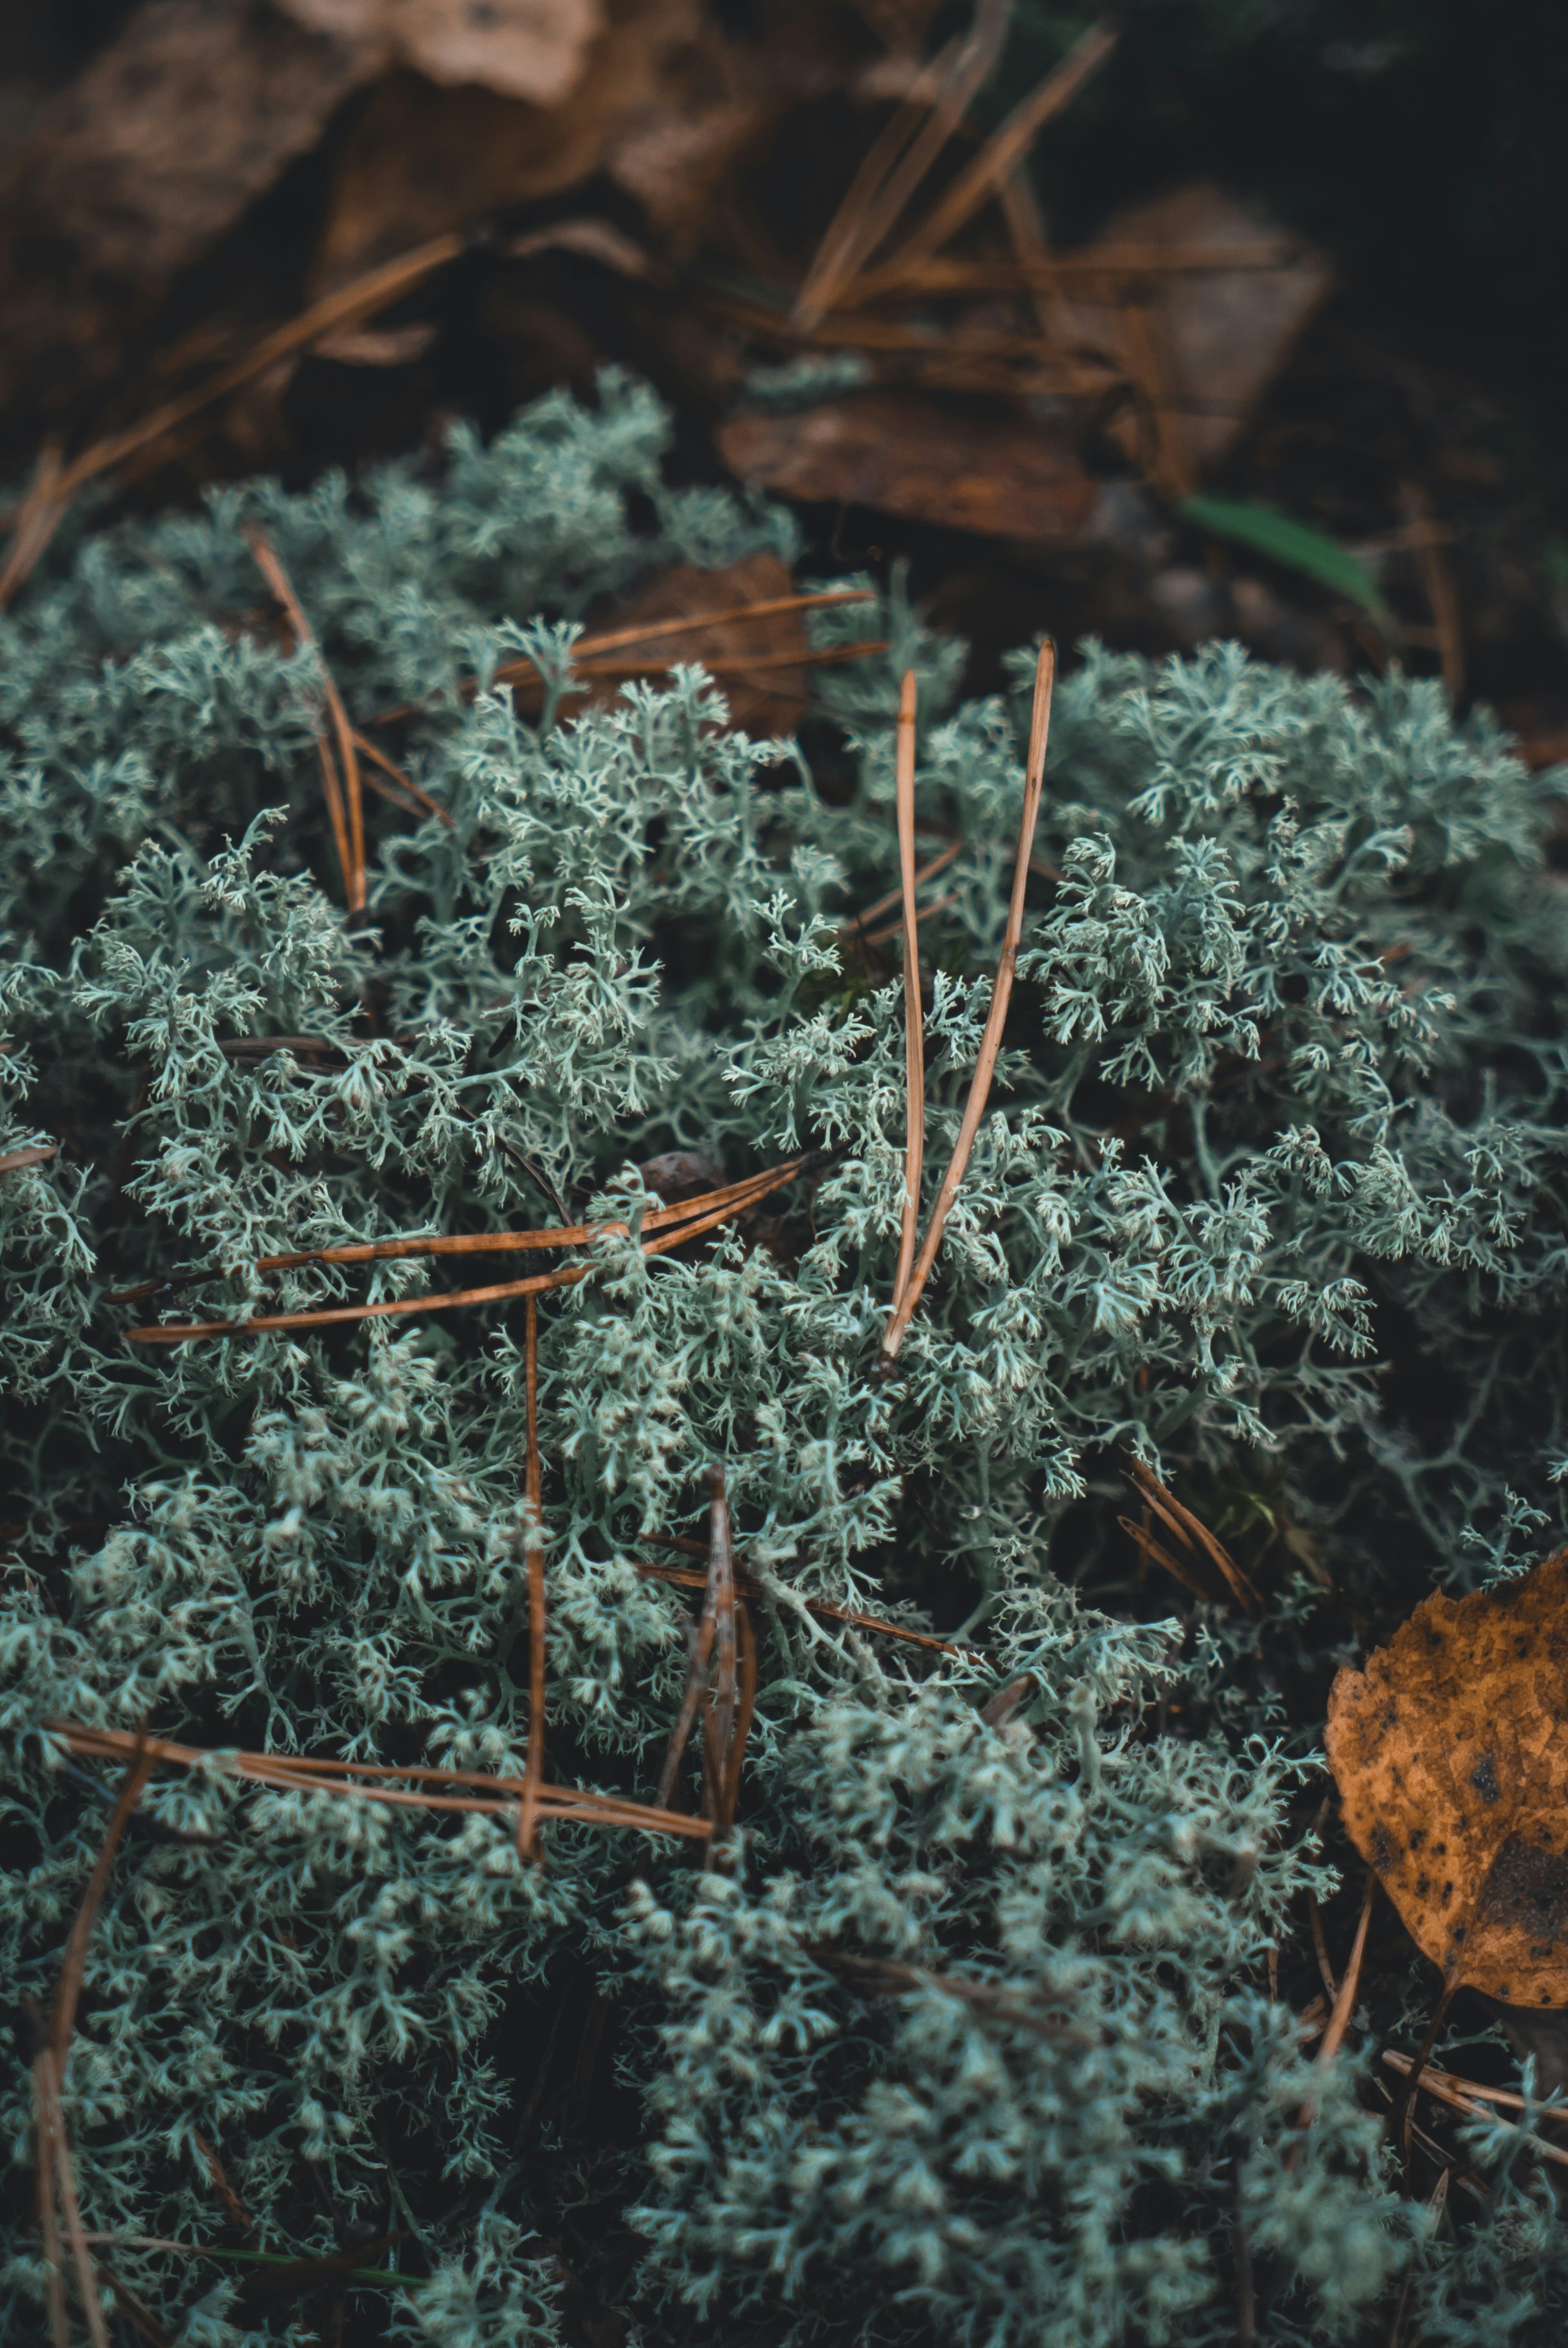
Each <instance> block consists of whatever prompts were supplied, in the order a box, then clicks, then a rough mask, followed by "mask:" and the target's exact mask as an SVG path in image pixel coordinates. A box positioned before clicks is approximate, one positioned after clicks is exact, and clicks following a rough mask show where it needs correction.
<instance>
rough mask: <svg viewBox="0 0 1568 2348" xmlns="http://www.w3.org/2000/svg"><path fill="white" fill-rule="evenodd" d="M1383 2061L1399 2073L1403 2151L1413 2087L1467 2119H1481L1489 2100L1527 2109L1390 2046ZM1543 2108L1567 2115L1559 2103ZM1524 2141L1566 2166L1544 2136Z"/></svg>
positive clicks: (1518, 2100) (1566, 2157)
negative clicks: (1403, 2118)
mask: <svg viewBox="0 0 1568 2348" xmlns="http://www.w3.org/2000/svg"><path fill="white" fill-rule="evenodd" d="M1383 2060H1384V2062H1385V2063H1387V2064H1388V2065H1389V2068H1390V2070H1393V2071H1397V2072H1399V2074H1400V2075H1401V2077H1402V2079H1403V2081H1404V2085H1403V2086H1402V2087H1401V2089H1400V2092H1399V2102H1398V2103H1397V2104H1396V2106H1394V2109H1395V2113H1396V2115H1398V2114H1399V2112H1401V2111H1403V2112H1404V2113H1405V2115H1406V2118H1405V2127H1404V2137H1403V2140H1404V2146H1405V2150H1406V2152H1407V2154H1408V2153H1409V2103H1410V2098H1411V2096H1412V2094H1413V2091H1414V2090H1415V2089H1416V2088H1417V2087H1419V2088H1420V2089H1421V2091H1422V2092H1423V2094H1425V2095H1429V2096H1435V2097H1436V2099H1437V2101H1438V2102H1439V2103H1440V2104H1448V2105H1450V2106H1451V2107H1452V2109H1453V2110H1455V2111H1456V2112H1463V2113H1464V2114H1465V2116H1467V2118H1470V2119H1474V2120H1482V2119H1485V2117H1486V2116H1487V2112H1486V2106H1487V2105H1488V2104H1489V2103H1491V2104H1501V2103H1508V2104H1511V2105H1512V2106H1513V2107H1515V2108H1516V2109H1518V2110H1521V2111H1525V2110H1528V2109H1529V2106H1528V2105H1527V2104H1526V2103H1525V2101H1524V2098H1523V2096H1504V2095H1503V2094H1502V2093H1501V2091H1500V2090H1499V2089H1498V2088H1495V2087H1480V2086H1477V2085H1474V2083H1473V2082H1472V2081H1471V2080H1469V2079H1462V2080H1461V2079H1455V2078H1454V2077H1453V2076H1452V2075H1451V2074H1450V2073H1449V2072H1447V2071H1437V2070H1433V2069H1432V2068H1431V2067H1430V2065H1428V2064H1425V2063H1421V2064H1417V2063H1414V2062H1412V2061H1411V2059H1410V2057H1409V2055H1399V2054H1396V2052H1395V2051H1394V2049H1393V2048H1392V2047H1391V2046H1390V2047H1385V2048H1384V2050H1383ZM1461 2087H1462V2088H1463V2089H1464V2090H1465V2092H1464V2093H1463V2094H1462V2095H1461V2094H1460V2088H1461ZM1545 2110H1546V2111H1547V2112H1549V2113H1550V2116H1552V2117H1553V2119H1557V2118H1564V2117H1568V2113H1565V2112H1563V2108H1562V2106H1557V2107H1556V2108H1555V2109H1553V2107H1552V2106H1545ZM1528 2141H1529V2144H1530V2147H1531V2149H1532V2151H1533V2152H1538V2153H1539V2154H1540V2155H1541V2157H1542V2160H1551V2161H1555V2162H1556V2164H1557V2165H1558V2167H1559V2168H1568V2152H1564V2151H1563V2147H1561V2146H1560V2145H1555V2144H1548V2143H1547V2142H1546V2141H1545V2139H1544V2137H1538V2136H1532V2137H1530V2138H1529V2139H1528Z"/></svg>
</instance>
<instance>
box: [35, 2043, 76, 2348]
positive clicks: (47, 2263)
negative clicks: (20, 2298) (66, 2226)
mask: <svg viewBox="0 0 1568 2348" xmlns="http://www.w3.org/2000/svg"><path fill="white" fill-rule="evenodd" d="M63 2125H64V2123H63V2121H62V2118H61V2114H60V2099H59V2096H57V2095H56V2092H55V2057H54V2054H53V2051H52V2050H51V2049H50V2048H49V2047H48V2046H41V2047H40V2048H39V2050H38V2052H37V2054H36V2055H35V2056H34V2058H33V2134H34V2137H35V2140H36V2148H37V2157H36V2169H35V2185H36V2199H37V2211H38V2235H39V2239H40V2240H41V2241H42V2243H43V2246H44V2271H45V2275H46V2285H45V2288H46V2291H47V2295H48V2303H49V2330H50V2333H51V2335H52V2336H53V2339H54V2343H55V2348H71V2318H70V2312H69V2310H68V2308H67V2305H66V2269H65V2261H64V2260H63V2258H62V2256H61V2253H60V2217H59V2204H58V2200H57V2198H56V2193H57V2188H56V2154H55V2139H56V2130H58V2129H60V2128H61V2127H63Z"/></svg>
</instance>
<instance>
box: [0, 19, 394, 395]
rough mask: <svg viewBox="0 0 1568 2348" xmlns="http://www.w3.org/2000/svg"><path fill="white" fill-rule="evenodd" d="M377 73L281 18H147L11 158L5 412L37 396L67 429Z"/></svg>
mask: <svg viewBox="0 0 1568 2348" xmlns="http://www.w3.org/2000/svg"><path fill="white" fill-rule="evenodd" d="M373 62H374V61H373V60H371V59H369V58H367V56H366V54H365V52H364V49H363V48H362V47H361V46H359V45H358V44H356V43H355V42H354V41H353V40H352V39H351V40H341V39H334V38H332V37H330V36H323V34H322V33H320V32H307V31H306V30H304V29H303V28H302V26H299V25H297V24H291V23H290V22H289V21H288V19H287V18H286V17H282V16H279V15H274V13H273V12H272V10H271V9H262V8H214V7H212V6H210V5H209V0H151V5H149V6H145V7H141V8H138V9H135V10H134V11H133V12H132V13H131V14H130V15H129V16H128V19H127V21H126V23H125V25H124V26H123V28H122V29H121V30H120V31H119V33H118V35H117V36H116V37H115V38H114V39H113V40H112V41H111V42H110V43H109V44H108V46H107V47H106V48H105V49H103V50H102V51H100V53H99V54H98V56H97V57H95V58H94V59H93V61H92V63H91V64H90V65H89V66H88V67H87V70H86V71H85V72H84V73H83V74H82V75H81V76H80V77H79V78H78V79H77V81H76V82H74V83H73V84H72V85H71V86H70V88H68V89H66V90H64V91H62V92H61V93H60V95H59V96H58V97H57V98H52V99H51V100H50V101H49V102H48V104H47V105H46V106H45V107H44V108H41V109H40V110H39V114H38V119H37V121H36V124H35V126H34V127H33V129H32V130H31V133H30V135H29V136H28V138H27V139H26V140H25V141H24V142H23V143H22V144H21V146H20V147H18V148H17V149H15V151H14V152H13V153H12V154H11V156H9V157H8V159H7V164H6V170H5V190H4V192H3V193H0V283H4V287H5V296H4V299H5V313H4V315H5V333H4V335H0V406H4V407H5V408H6V409H8V410H9V409H12V408H13V407H14V405H15V403H16V402H17V401H18V400H19V399H21V400H24V401H26V400H28V399H29V396H33V397H42V398H44V399H46V400H47V402H48V405H49V407H50V409H51V412H53V413H56V414H57V413H58V407H59V401H60V397H61V395H62V394H63V393H64V392H67V391H68V390H72V389H85V388H87V387H89V386H92V385H94V384H105V383H108V382H112V381H113V380H114V378H115V376H117V374H118V371H119V369H120V367H121V366H122V363H123V351H124V338H125V335H127V333H128V332H130V331H132V330H133V329H134V328H135V327H137V326H138V325H139V324H141V323H142V321H143V320H144V319H145V318H146V317H147V316H148V315H149V313H150V311H151V310H152V308H153V306H154V305H155V304H156V303H157V302H158V300H159V297H160V296H161V295H162V294H163V293H164V291H165V290H166V288H167V287H168V286H169V283H170V282H171V281H172V280H173V279H174V277H175V276H176V275H177V274H178V273H179V271H181V270H183V269H185V268H186V267H188V266H189V265H190V263H192V262H194V261H196V260H198V259H199V258H200V256H201V254H203V253H204V252H209V251H210V249H211V247H212V246H213V245H214V244H215V243H216V242H218V240H219V238H220V236H221V235H222V234H223V233H224V232H225V231H226V230H227V229H229V228H230V227H231V225H232V223H233V222H234V221H237V220H238V219H239V217H240V215H241V212H242V211H244V210H245V208H246V206H247V205H248V204H250V203H251V202H253V201H255V199H256V198H257V197H258V196H260V195H261V194H262V193H263V192H264V191H265V190H266V189H268V188H269V187H271V186H272V182H273V180H275V179H276V178H277V177H278V175H279V173H280V172H281V171H282V169H283V167H284V165H285V164H287V163H289V162H291V161H292V160H293V158H294V157H295V156H297V155H302V154H304V153H305V152H306V151H307V150H308V149H310V148H312V147H313V146H314V145H315V144H316V141H317V140H318V139H319V138H320V137H321V135H322V132H323V130H324V129H325V128H326V125H327V122H328V121H329V119H330V118H331V116H332V115H333V111H334V110H335V108H337V107H338V106H339V105H341V103H342V102H343V98H345V97H346V96H347V95H348V93H349V91H350V90H352V89H353V88H354V87H355V86H356V84H358V83H359V82H361V81H363V80H364V78H365V77H366V75H367V73H368V71H369V70H370V69H371V65H372V64H373ZM12 420H13V421H15V417H13V419H12Z"/></svg>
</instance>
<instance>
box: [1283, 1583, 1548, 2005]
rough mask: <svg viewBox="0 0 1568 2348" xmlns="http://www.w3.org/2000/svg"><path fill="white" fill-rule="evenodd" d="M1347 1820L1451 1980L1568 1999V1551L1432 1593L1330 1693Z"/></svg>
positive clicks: (1332, 1754) (1512, 1999) (1331, 1730)
mask: <svg viewBox="0 0 1568 2348" xmlns="http://www.w3.org/2000/svg"><path fill="white" fill-rule="evenodd" d="M1327 1747H1328V1759H1329V1764H1330V1766H1331V1767H1332V1769H1333V1771H1334V1776H1335V1777H1336V1779H1337V1783H1338V1787H1339V1797H1340V1805H1341V1808H1342V1812H1343V1816H1344V1819H1345V1825H1346V1828H1347V1829H1348V1833H1349V1835H1350V1838H1351V1839H1352V1841H1353V1842H1354V1843H1355V1845H1356V1847H1357V1849H1358V1850H1359V1851H1360V1852H1361V1854H1362V1856H1363V1857H1364V1858H1365V1859H1367V1860H1368V1862H1369V1863H1370V1865H1371V1866H1373V1867H1374V1868H1376V1869H1377V1871H1378V1876H1379V1877H1380V1878H1381V1879H1382V1883H1383V1886H1384V1889H1385V1890H1387V1892H1388V1894H1389V1899H1390V1900H1392V1901H1393V1903H1394V1905H1395V1907H1396V1908H1397V1909H1398V1910H1399V1914H1400V1915H1401V1917H1402V1918H1403V1919H1404V1921H1405V1924H1406V1926H1407V1927H1408V1929H1409V1932H1410V1936H1411V1938H1412V1939H1413V1940H1414V1941H1415V1942H1416V1944H1417V1946H1418V1947H1419V1949H1420V1950H1421V1951H1422V1952H1423V1954H1425V1955H1426V1956H1429V1957H1430V1959H1431V1960H1432V1962H1433V1963H1434V1964H1436V1965H1438V1966H1439V1967H1440V1969H1441V1971H1442V1973H1443V1976H1444V1979H1445V1981H1447V1982H1450V1983H1451V1984H1454V1985H1458V1984H1460V1983H1463V1984H1464V1985H1466V1986H1468V1987H1470V1988H1471V1989H1479V1990H1482V1991H1484V1992H1485V1993H1487V1994H1488V1995H1489V1996H1491V1997H1495V1998H1501V2000H1503V2001H1504V2003H1512V2004H1514V2005H1533V2006H1542V2005H1545V2006H1558V2005H1568V1550H1559V1551H1558V1553H1557V1554H1556V1555H1555V1556H1554V1557H1549V1558H1547V1559H1546V1560H1545V1561H1544V1562H1543V1563H1542V1564H1540V1565H1538V1566H1536V1567H1535V1568H1534V1569H1533V1570H1532V1571H1531V1572H1530V1573H1527V1574H1525V1575H1523V1576H1522V1578H1521V1579H1520V1580H1519V1581H1513V1582H1510V1583H1508V1584H1506V1585H1505V1586H1504V1587H1502V1588H1501V1589H1496V1590H1486V1591H1479V1592H1477V1593H1476V1595H1475V1596H1473V1597H1471V1598H1461V1599H1452V1598H1442V1597H1435V1598H1429V1599H1428V1600H1427V1601H1426V1602H1425V1603H1424V1605H1421V1606H1418V1607H1417V1609H1416V1611H1415V1612H1414V1613H1413V1614H1412V1615H1411V1617H1410V1619H1409V1622H1405V1623H1403V1624H1401V1626H1400V1628H1399V1630H1398V1631H1397V1632H1395V1634H1394V1636H1393V1638H1392V1639H1391V1640H1390V1641H1389V1644H1388V1645H1387V1646H1386V1647H1379V1648H1378V1650H1377V1652H1376V1653H1374V1654H1372V1655H1371V1656H1369V1657H1368V1663H1367V1668H1366V1670H1365V1671H1364V1672H1357V1671H1352V1670H1350V1669H1349V1667H1348V1666H1347V1667H1346V1668H1345V1669H1344V1670H1342V1671H1341V1672H1340V1673H1339V1675H1338V1677H1337V1679H1336V1681H1335V1683H1334V1688H1333V1693H1332V1694H1331V1695H1330V1697H1329V1699H1328V1733H1327Z"/></svg>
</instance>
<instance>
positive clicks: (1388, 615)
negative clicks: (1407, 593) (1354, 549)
mask: <svg viewBox="0 0 1568 2348" xmlns="http://www.w3.org/2000/svg"><path fill="white" fill-rule="evenodd" d="M1175 510H1176V512H1177V513H1178V514H1180V516H1181V517H1182V520H1184V521H1193V522H1196V523H1197V525H1198V527H1199V529H1200V530H1213V532H1214V535H1215V537H1216V538H1228V539H1233V540H1234V541H1235V543H1236V544H1237V545H1238V546H1250V547H1251V548H1252V549H1253V551H1254V552H1255V553H1257V554H1266V555H1267V557H1268V559H1269V561H1271V562H1280V563H1283V564H1284V565H1285V567H1286V570H1289V571H1299V572H1301V573H1302V575H1303V577H1304V578H1307V579H1316V580H1317V582H1318V584H1319V585H1320V586H1323V587H1332V588H1333V589H1334V590H1335V592H1336V593H1337V594H1340V595H1348V597H1349V598H1350V601H1351V602H1353V603H1359V604H1360V606H1361V608H1362V610H1363V611H1365V612H1368V613H1370V614H1371V616H1372V618H1373V619H1374V620H1376V621H1377V623H1378V626H1379V628H1381V629H1382V630H1383V631H1384V632H1385V633H1387V634H1395V633H1398V628H1399V623H1398V622H1397V621H1396V620H1395V618H1394V615H1393V613H1392V612H1390V611H1389V606H1388V605H1387V603H1385V602H1384V601H1383V598H1382V597H1381V595H1379V593H1378V590H1377V587H1376V586H1375V584H1374V583H1373V581H1372V579H1371V577H1370V576H1369V574H1368V572H1366V571H1365V570H1364V569H1363V568H1362V566H1361V564H1360V563H1359V562H1358V561H1357V560H1356V557H1355V556H1354V555H1353V554H1350V553H1348V552H1347V551H1346V549H1345V548H1344V547H1342V546H1341V545H1340V544H1339V542H1338V541H1337V539H1332V538H1328V537H1326V536H1325V535H1324V533H1323V531H1322V530H1314V529H1313V528H1312V527H1311V525H1310V524H1309V523H1307V522H1304V521H1297V520H1295V518H1294V516H1292V515H1290V514H1284V513H1278V512H1276V510H1275V509H1274V508H1273V507H1272V506H1248V505H1240V504H1237V503H1236V502H1235V500H1233V499H1229V498H1182V499H1178V501H1177V504H1176V507H1175Z"/></svg>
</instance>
